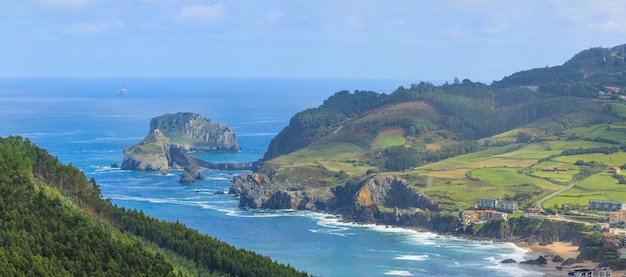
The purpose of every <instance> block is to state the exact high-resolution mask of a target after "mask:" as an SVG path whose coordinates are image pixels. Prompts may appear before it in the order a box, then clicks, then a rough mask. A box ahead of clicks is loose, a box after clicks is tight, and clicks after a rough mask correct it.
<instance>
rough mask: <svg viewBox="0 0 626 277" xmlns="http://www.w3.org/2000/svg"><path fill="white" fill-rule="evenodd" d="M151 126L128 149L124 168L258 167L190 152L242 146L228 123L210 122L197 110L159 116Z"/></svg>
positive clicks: (233, 168)
mask: <svg viewBox="0 0 626 277" xmlns="http://www.w3.org/2000/svg"><path fill="white" fill-rule="evenodd" d="M150 126H151V128H152V129H151V130H150V133H149V134H148V136H147V137H146V138H145V139H143V140H142V141H141V142H140V143H138V144H136V145H133V146H130V147H128V148H126V149H124V161H123V162H122V167H121V168H122V169H127V170H139V171H168V170H170V169H182V168H185V167H190V168H195V169H202V168H205V169H226V170H253V169H254V168H256V162H250V163H234V164H215V163H211V162H207V161H204V160H201V159H198V158H194V157H192V156H191V155H189V153H188V152H189V151H190V150H195V151H237V150H239V146H238V143H237V139H236V137H235V134H234V133H233V132H232V130H231V129H230V128H229V127H227V126H226V125H223V124H219V123H214V122H210V121H209V120H208V119H205V118H204V117H202V116H200V115H198V114H194V113H177V114H166V115H162V116H159V117H155V118H153V119H152V120H151V122H150ZM161 128H164V129H165V130H162V129H161ZM196 177H197V176H196ZM185 180H188V179H185Z"/></svg>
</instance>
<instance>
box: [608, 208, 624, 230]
mask: <svg viewBox="0 0 626 277" xmlns="http://www.w3.org/2000/svg"><path fill="white" fill-rule="evenodd" d="M609 224H611V225H620V226H625V225H626V210H619V211H612V212H609Z"/></svg>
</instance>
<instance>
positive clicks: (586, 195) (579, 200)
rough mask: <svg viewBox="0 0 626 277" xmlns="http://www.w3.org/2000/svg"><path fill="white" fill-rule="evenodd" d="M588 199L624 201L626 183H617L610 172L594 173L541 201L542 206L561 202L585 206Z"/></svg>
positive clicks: (546, 206) (545, 206)
mask: <svg viewBox="0 0 626 277" xmlns="http://www.w3.org/2000/svg"><path fill="white" fill-rule="evenodd" d="M589 200H615V201H624V202H626V185H622V184H619V183H618V181H617V179H615V178H613V176H612V174H608V173H600V174H595V175H593V176H591V177H589V178H587V179H585V180H583V181H582V182H580V183H578V184H577V185H576V186H574V187H573V188H571V189H569V190H567V191H565V192H563V193H561V194H559V195H558V196H556V197H554V198H551V199H549V200H548V201H546V202H544V203H543V207H544V208H548V207H553V206H554V205H556V206H558V207H560V206H561V204H564V203H566V204H579V205H581V206H587V205H588V204H589Z"/></svg>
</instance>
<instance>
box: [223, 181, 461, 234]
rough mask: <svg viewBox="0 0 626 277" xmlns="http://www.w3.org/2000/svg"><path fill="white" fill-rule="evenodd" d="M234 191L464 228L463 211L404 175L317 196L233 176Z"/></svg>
mask: <svg viewBox="0 0 626 277" xmlns="http://www.w3.org/2000/svg"><path fill="white" fill-rule="evenodd" d="M229 193H230V194H234V195H235V196H238V197H239V205H240V206H245V207H251V208H268V209H299V210H311V211H323V212H327V213H330V214H338V215H341V216H342V217H343V219H344V220H347V221H351V222H357V223H372V224H389V225H396V226H407V227H423V228H428V229H430V230H434V231H438V232H444V233H447V232H465V229H464V227H463V226H462V224H461V222H460V220H459V218H458V216H456V215H445V214H441V213H437V212H438V211H439V207H438V206H437V205H436V204H435V203H433V202H432V201H431V200H430V199H429V198H428V197H426V196H425V195H422V194H420V193H418V192H415V190H413V189H412V188H411V187H410V185H409V184H408V182H406V181H405V180H403V179H402V178H399V177H395V176H391V175H386V174H377V175H374V176H368V177H366V178H364V179H362V180H358V181H351V182H348V183H346V184H344V185H342V186H338V187H335V188H333V189H332V190H331V193H332V196H330V197H321V196H318V197H314V196H312V195H311V194H310V192H307V191H306V190H304V188H303V187H302V185H300V184H297V183H289V182H272V181H270V178H269V177H268V176H266V175H263V174H260V173H253V174H246V175H240V176H237V177H235V178H234V180H233V185H232V186H231V188H230V190H229Z"/></svg>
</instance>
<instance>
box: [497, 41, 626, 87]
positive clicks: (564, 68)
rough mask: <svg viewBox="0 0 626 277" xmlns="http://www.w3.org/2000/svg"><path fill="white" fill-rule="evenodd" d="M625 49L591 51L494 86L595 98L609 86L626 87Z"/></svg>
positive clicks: (597, 48) (509, 77) (598, 48)
mask: <svg viewBox="0 0 626 277" xmlns="http://www.w3.org/2000/svg"><path fill="white" fill-rule="evenodd" d="M625 46H626V45H619V46H615V47H613V48H601V47H596V48H591V49H588V50H585V51H582V52H580V53H578V54H576V55H575V56H574V57H572V58H571V59H570V60H569V61H567V62H565V63H564V64H563V65H560V66H555V67H545V68H535V69H531V70H525V71H521V72H517V73H515V74H512V75H510V76H507V77H505V78H503V79H502V80H500V81H497V82H494V83H493V84H492V86H493V87H495V88H502V87H511V86H536V87H537V88H538V89H539V90H540V91H542V92H544V93H551V94H556V95H566V96H578V97H585V98H593V97H596V96H597V94H598V92H599V91H603V90H606V86H613V87H625V86H626V63H625V61H624V57H625V55H626V53H625V52H624V51H625V49H624V48H625Z"/></svg>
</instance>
